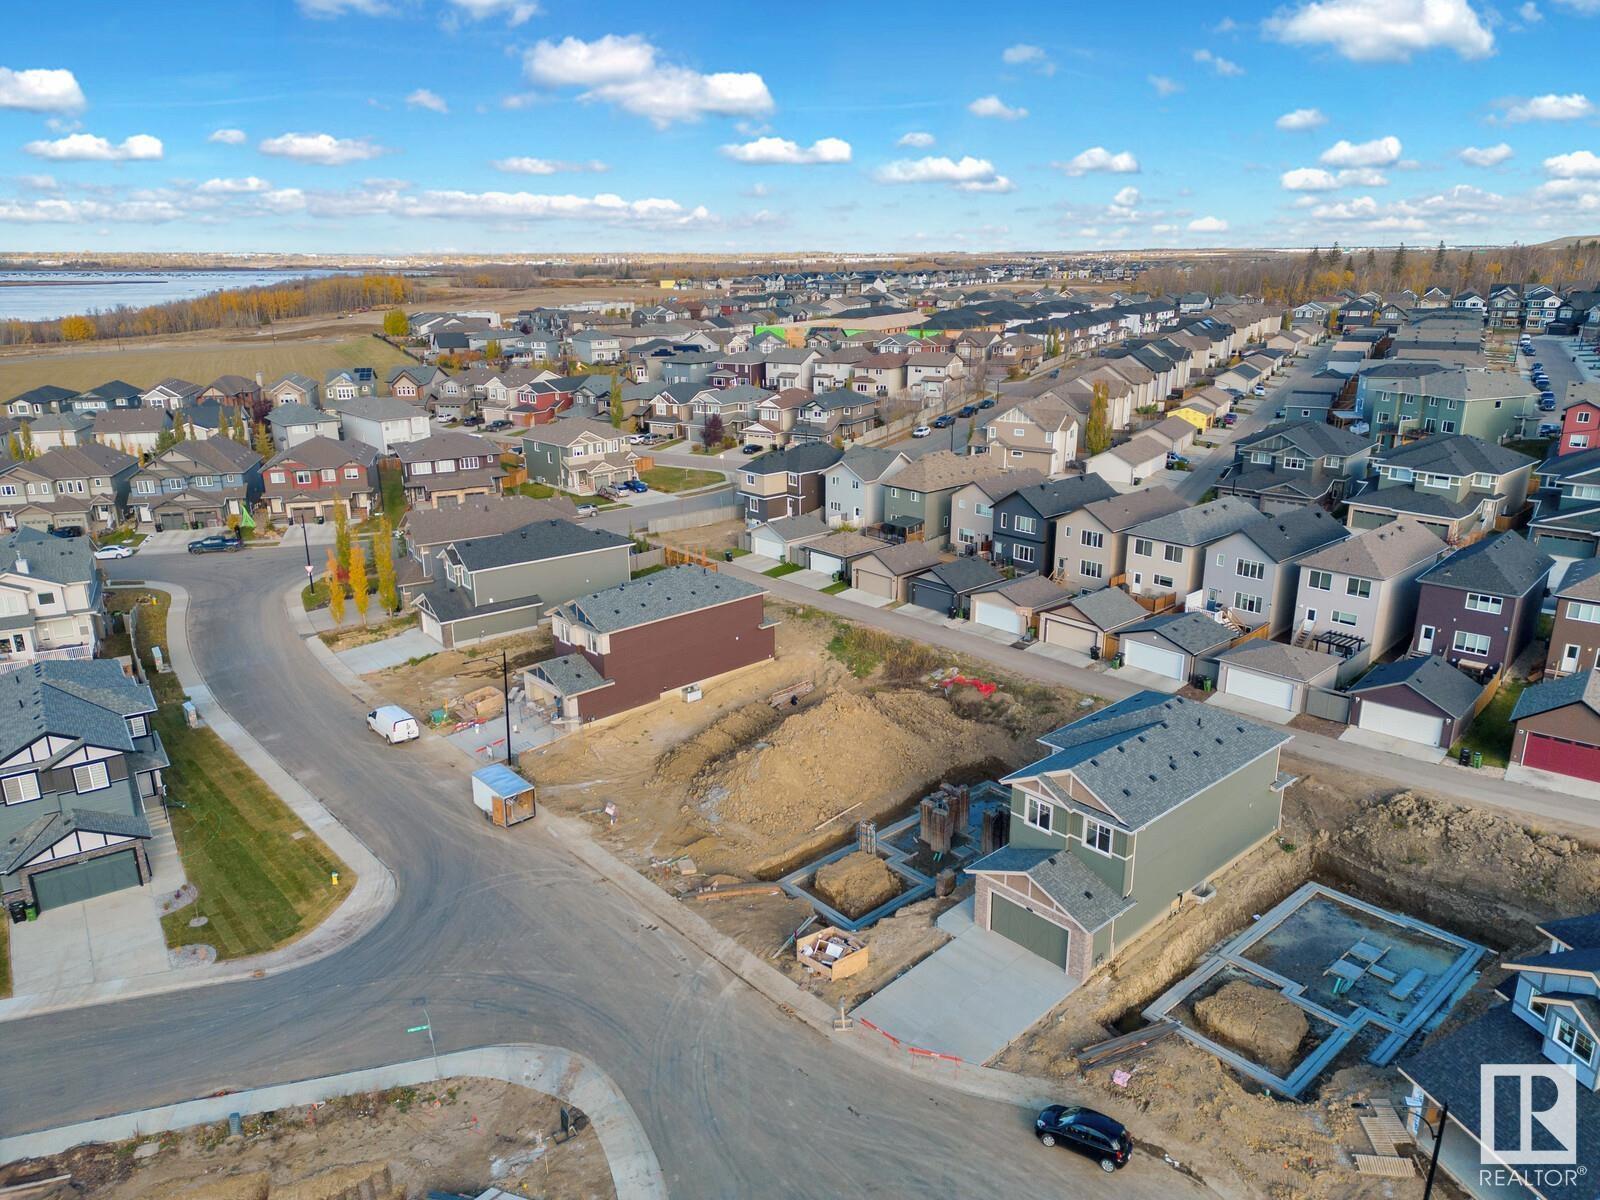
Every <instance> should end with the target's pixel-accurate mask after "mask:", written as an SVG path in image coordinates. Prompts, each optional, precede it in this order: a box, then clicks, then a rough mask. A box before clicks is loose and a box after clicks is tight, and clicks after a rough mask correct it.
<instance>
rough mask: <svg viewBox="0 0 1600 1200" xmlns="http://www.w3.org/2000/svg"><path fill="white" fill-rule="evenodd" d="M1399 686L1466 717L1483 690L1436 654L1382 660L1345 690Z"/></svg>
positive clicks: (1366, 690)
mask: <svg viewBox="0 0 1600 1200" xmlns="http://www.w3.org/2000/svg"><path fill="white" fill-rule="evenodd" d="M1396 686H1401V687H1405V688H1407V689H1409V690H1410V691H1412V692H1415V693H1416V694H1417V695H1418V696H1421V697H1422V698H1423V699H1424V700H1426V701H1427V702H1428V703H1429V704H1431V705H1433V706H1434V707H1435V708H1437V709H1438V710H1439V711H1440V712H1442V713H1445V714H1446V715H1448V716H1450V717H1464V716H1466V715H1467V714H1468V713H1470V712H1471V711H1472V706H1473V705H1474V704H1476V703H1477V700H1478V697H1479V695H1481V694H1482V692H1483V685H1482V684H1479V683H1477V682H1476V681H1474V680H1472V679H1470V678H1468V677H1467V676H1466V675H1465V674H1464V673H1463V672H1462V671H1460V670H1459V669H1458V668H1456V667H1452V666H1451V665H1450V664H1449V663H1447V662H1445V660H1444V658H1443V657H1442V656H1440V655H1437V654H1421V655H1416V656H1413V657H1411V658H1402V659H1398V660H1396V661H1395V662H1389V663H1379V664H1378V665H1377V666H1376V667H1373V668H1372V670H1370V671H1368V672H1367V673H1366V674H1365V675H1363V676H1362V677H1361V678H1360V679H1359V680H1358V681H1357V682H1355V683H1353V684H1351V685H1350V686H1349V687H1348V688H1346V689H1345V690H1346V691H1348V692H1352V693H1360V692H1370V691H1372V690H1373V689H1374V688H1386V687H1396ZM1519 698H1520V697H1519Z"/></svg>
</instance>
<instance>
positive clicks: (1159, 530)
mask: <svg viewBox="0 0 1600 1200" xmlns="http://www.w3.org/2000/svg"><path fill="white" fill-rule="evenodd" d="M1265 521H1266V518H1265V517H1264V516H1262V515H1261V513H1260V512H1258V511H1257V510H1256V509H1255V508H1252V507H1251V506H1250V505H1249V504H1247V503H1245V502H1244V501H1243V500H1240V499H1238V498H1237V497H1233V496H1224V497H1221V498H1220V499H1217V500H1213V501H1211V502H1210V503H1209V504H1201V505H1197V506H1195V507H1193V508H1183V509H1179V510H1178V511H1177V512H1172V513H1167V514H1166V515H1164V516H1159V517H1156V518H1154V519H1152V520H1148V521H1144V522H1142V523H1140V524H1138V525H1134V526H1132V527H1131V528H1129V529H1128V530H1126V531H1125V534H1124V536H1125V537H1126V538H1127V539H1128V541H1127V562H1126V566H1125V568H1124V573H1125V574H1126V576H1127V587H1128V591H1130V592H1131V593H1133V594H1134V595H1135V596H1159V595H1163V594H1173V595H1176V596H1178V597H1180V598H1182V597H1185V596H1187V595H1188V594H1189V593H1190V592H1193V591H1194V590H1195V589H1196V588H1198V587H1200V581H1201V579H1202V578H1203V574H1204V571H1205V564H1206V554H1207V551H1208V550H1209V548H1210V547H1211V546H1212V545H1214V544H1215V543H1217V542H1220V541H1221V540H1222V539H1223V538H1225V537H1227V536H1228V535H1229V534H1232V533H1237V532H1238V531H1239V530H1241V529H1244V528H1246V527H1247V526H1250V525H1254V524H1258V523H1265Z"/></svg>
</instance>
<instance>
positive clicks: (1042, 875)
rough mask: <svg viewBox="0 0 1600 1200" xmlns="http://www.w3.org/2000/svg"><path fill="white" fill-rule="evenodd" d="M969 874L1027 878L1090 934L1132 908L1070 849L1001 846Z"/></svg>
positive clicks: (980, 861)
mask: <svg viewBox="0 0 1600 1200" xmlns="http://www.w3.org/2000/svg"><path fill="white" fill-rule="evenodd" d="M967 870H968V871H975V872H993V873H998V874H1006V875H1026V876H1027V877H1028V878H1029V879H1031V880H1033V882H1034V883H1036V884H1038V886H1039V888H1040V889H1041V890H1042V891H1043V892H1044V893H1045V895H1047V896H1049V897H1050V899H1052V900H1054V901H1055V902H1056V904H1057V905H1059V906H1060V907H1061V908H1062V909H1063V910H1064V911H1065V912H1067V913H1069V914H1071V916H1072V919H1073V920H1074V921H1076V922H1078V924H1080V925H1082V926H1083V927H1084V928H1085V929H1087V930H1088V931H1089V932H1090V933H1093V932H1094V931H1095V930H1097V929H1100V928H1103V927H1104V926H1106V925H1108V924H1110V923H1111V922H1112V921H1114V920H1116V919H1117V918H1118V917H1120V916H1121V915H1122V914H1123V913H1125V912H1127V911H1128V910H1129V909H1130V908H1132V907H1133V905H1134V901H1133V899H1132V898H1131V897H1129V898H1126V899H1125V898H1123V897H1122V896H1120V895H1118V894H1117V893H1116V892H1114V891H1112V890H1111V889H1110V888H1109V887H1107V886H1106V885H1105V883H1104V881H1102V880H1101V878H1100V877H1099V876H1098V875H1096V874H1095V873H1094V872H1093V871H1091V870H1090V869H1089V868H1088V867H1087V866H1085V865H1084V864H1083V863H1082V862H1080V861H1079V859H1078V856H1077V855H1075V854H1073V853H1072V851H1070V850H1050V849H1043V848H1038V849H1034V848H1029V847H1025V846H1002V847H1000V849H998V850H995V851H993V852H991V853H989V854H986V855H984V856H983V857H982V858H980V859H979V860H978V861H977V862H975V863H973V864H971V865H970V866H969V867H967Z"/></svg>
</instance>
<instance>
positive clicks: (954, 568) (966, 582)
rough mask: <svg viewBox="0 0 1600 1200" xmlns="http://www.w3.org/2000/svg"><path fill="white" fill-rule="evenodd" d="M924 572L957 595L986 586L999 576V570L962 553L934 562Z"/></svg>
mask: <svg viewBox="0 0 1600 1200" xmlns="http://www.w3.org/2000/svg"><path fill="white" fill-rule="evenodd" d="M926 574H928V575H932V576H934V577H935V578H937V579H938V580H939V581H940V582H941V583H943V584H944V585H945V586H946V587H947V588H949V589H950V590H951V591H952V592H954V593H956V595H958V596H959V595H963V594H965V593H967V592H974V591H977V590H978V589H979V588H983V587H988V586H989V585H990V584H991V583H995V582H996V581H998V580H999V578H1000V572H998V571H996V570H995V569H994V568H993V567H992V566H990V565H989V564H988V563H986V562H984V560H983V559H981V558H979V557H977V556H976V555H973V554H968V555H963V556H962V557H961V558H957V559H952V560H951V561H950V562H944V563H935V564H934V565H933V566H932V567H929V568H928V570H927V572H926Z"/></svg>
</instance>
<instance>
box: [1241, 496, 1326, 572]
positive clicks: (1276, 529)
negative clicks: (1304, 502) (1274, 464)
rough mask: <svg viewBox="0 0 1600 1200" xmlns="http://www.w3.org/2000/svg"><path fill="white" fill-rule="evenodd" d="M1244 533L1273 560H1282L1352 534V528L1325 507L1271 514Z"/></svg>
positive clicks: (1243, 531) (1242, 531)
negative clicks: (1331, 514) (1274, 515)
mask: <svg viewBox="0 0 1600 1200" xmlns="http://www.w3.org/2000/svg"><path fill="white" fill-rule="evenodd" d="M1240 532H1241V533H1243V535H1244V536H1245V537H1247V538H1249V539H1250V541H1251V542H1253V543H1254V544H1255V545H1257V546H1259V547H1260V548H1261V550H1262V552H1263V553H1264V554H1267V555H1269V556H1270V557H1271V559H1272V561H1273V562H1280V563H1281V562H1286V561H1287V560H1289V559H1291V558H1296V557H1298V556H1300V555H1302V554H1307V553H1309V552H1310V551H1312V550H1315V549H1317V548H1318V547H1319V546H1326V545H1328V544H1329V543H1331V542H1342V541H1344V539H1345V538H1347V537H1349V536H1350V531H1349V530H1348V529H1346V528H1345V527H1344V526H1343V525H1341V524H1339V522H1338V521H1335V520H1334V519H1333V518H1332V517H1330V516H1329V515H1328V513H1327V511H1326V510H1325V509H1321V508H1303V509H1300V510H1299V511H1298V512H1292V513H1289V514H1288V515H1286V516H1280V517H1268V518H1267V520H1266V522H1265V523H1264V524H1260V525H1251V526H1249V527H1248V528H1247V529H1244V530H1241V531H1240Z"/></svg>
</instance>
